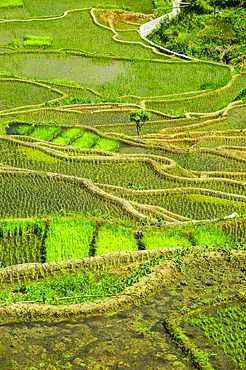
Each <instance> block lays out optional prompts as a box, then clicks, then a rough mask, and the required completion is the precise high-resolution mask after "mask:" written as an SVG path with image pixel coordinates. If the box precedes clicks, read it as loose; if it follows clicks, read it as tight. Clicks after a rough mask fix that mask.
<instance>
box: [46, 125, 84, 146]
mask: <svg viewBox="0 0 246 370" xmlns="http://www.w3.org/2000/svg"><path fill="white" fill-rule="evenodd" d="M82 134H83V130H82V129H80V128H71V129H67V130H64V131H63V132H62V133H61V135H60V136H58V137H56V138H55V139H53V140H52V141H53V143H59V144H70V143H71V142H72V141H74V140H75V139H76V138H77V137H79V136H81V135H82Z"/></svg>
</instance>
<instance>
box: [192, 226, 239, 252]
mask: <svg viewBox="0 0 246 370" xmlns="http://www.w3.org/2000/svg"><path fill="white" fill-rule="evenodd" d="M192 239H193V241H194V245H199V246H202V247H203V246H209V247H225V246H226V245H230V246H232V245H233V241H232V239H231V238H230V236H228V235H226V234H224V233H222V232H221V231H220V230H219V229H217V228H216V227H214V226H205V227H198V228H196V229H195V231H194V232H193V234H192Z"/></svg>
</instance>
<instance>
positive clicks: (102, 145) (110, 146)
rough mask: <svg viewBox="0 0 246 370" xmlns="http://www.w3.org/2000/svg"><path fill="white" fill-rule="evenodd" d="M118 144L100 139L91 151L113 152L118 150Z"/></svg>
mask: <svg viewBox="0 0 246 370" xmlns="http://www.w3.org/2000/svg"><path fill="white" fill-rule="evenodd" d="M119 146H120V143H119V142H118V141H115V140H111V139H105V138H100V139H99V140H98V141H97V143H96V145H95V146H94V148H93V149H102V150H108V151H110V152H114V151H115V150H117V149H119Z"/></svg>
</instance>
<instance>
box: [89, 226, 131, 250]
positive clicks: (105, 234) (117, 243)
mask: <svg viewBox="0 0 246 370" xmlns="http://www.w3.org/2000/svg"><path fill="white" fill-rule="evenodd" d="M95 249H96V255H97V256H99V255H101V254H104V253H112V252H120V251H127V250H132V251H134V250H137V249H138V247H137V243H136V239H135V238H134V235H133V233H132V231H131V230H127V229H123V228H122V227H120V226H117V225H111V224H105V225H103V226H101V227H100V229H99V231H98V235H97V237H96V241H95Z"/></svg>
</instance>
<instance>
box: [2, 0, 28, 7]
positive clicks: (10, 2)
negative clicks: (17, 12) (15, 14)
mask: <svg viewBox="0 0 246 370" xmlns="http://www.w3.org/2000/svg"><path fill="white" fill-rule="evenodd" d="M23 5H24V4H23V1H22V0H0V8H19V7H22V6H23Z"/></svg>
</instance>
